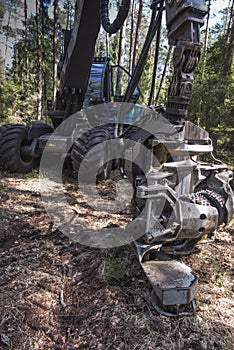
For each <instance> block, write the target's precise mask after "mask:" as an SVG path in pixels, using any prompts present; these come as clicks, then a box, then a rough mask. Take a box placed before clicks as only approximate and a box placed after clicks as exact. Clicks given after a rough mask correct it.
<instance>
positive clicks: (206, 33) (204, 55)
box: [202, 0, 211, 80]
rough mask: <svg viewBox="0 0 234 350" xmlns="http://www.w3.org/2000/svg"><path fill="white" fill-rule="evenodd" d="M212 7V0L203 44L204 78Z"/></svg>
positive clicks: (209, 3)
mask: <svg viewBox="0 0 234 350" xmlns="http://www.w3.org/2000/svg"><path fill="white" fill-rule="evenodd" d="M210 9H211V0H209V2H208V12H207V17H206V31H205V40H204V44H203V50H202V54H203V66H202V80H203V79H204V77H205V69H206V60H207V48H208V39H209V24H210Z"/></svg>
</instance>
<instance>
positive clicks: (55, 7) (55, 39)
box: [53, 0, 58, 106]
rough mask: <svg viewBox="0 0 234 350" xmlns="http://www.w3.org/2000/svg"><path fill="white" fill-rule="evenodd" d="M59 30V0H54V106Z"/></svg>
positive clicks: (54, 101) (54, 99)
mask: <svg viewBox="0 0 234 350" xmlns="http://www.w3.org/2000/svg"><path fill="white" fill-rule="evenodd" d="M57 29H58V0H54V30H53V105H54V106H55V103H56V93H57Z"/></svg>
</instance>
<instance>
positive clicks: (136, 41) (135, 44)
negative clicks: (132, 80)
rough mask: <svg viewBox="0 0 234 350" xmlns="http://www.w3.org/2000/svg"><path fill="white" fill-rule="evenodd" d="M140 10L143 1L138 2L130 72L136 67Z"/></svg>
mask: <svg viewBox="0 0 234 350" xmlns="http://www.w3.org/2000/svg"><path fill="white" fill-rule="evenodd" d="M142 10H143V0H140V1H139V8H138V17H137V25H136V35H135V42H134V48H133V56H132V69H131V71H132V72H133V71H134V68H135V65H136V55H137V51H138V44H139V33H140V27H141V22H142Z"/></svg>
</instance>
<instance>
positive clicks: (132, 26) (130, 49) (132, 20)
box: [128, 0, 135, 73]
mask: <svg viewBox="0 0 234 350" xmlns="http://www.w3.org/2000/svg"><path fill="white" fill-rule="evenodd" d="M131 12H132V13H131V29H130V38H129V41H130V47H129V61H128V67H129V73H132V72H131V68H132V51H133V38H134V34H133V32H134V13H135V0H133V2H132V11H131Z"/></svg>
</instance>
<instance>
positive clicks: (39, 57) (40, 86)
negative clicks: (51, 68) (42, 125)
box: [36, 0, 43, 120]
mask: <svg viewBox="0 0 234 350" xmlns="http://www.w3.org/2000/svg"><path fill="white" fill-rule="evenodd" d="M36 24H37V60H38V95H37V119H38V120H41V119H42V89H43V84H42V53H41V29H40V9H39V4H38V0H36Z"/></svg>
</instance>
